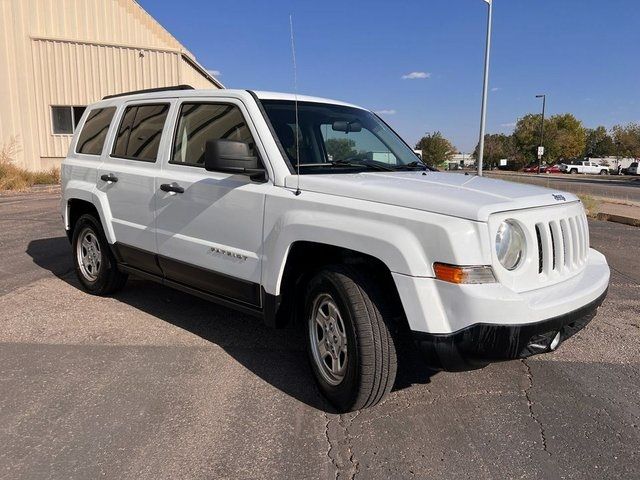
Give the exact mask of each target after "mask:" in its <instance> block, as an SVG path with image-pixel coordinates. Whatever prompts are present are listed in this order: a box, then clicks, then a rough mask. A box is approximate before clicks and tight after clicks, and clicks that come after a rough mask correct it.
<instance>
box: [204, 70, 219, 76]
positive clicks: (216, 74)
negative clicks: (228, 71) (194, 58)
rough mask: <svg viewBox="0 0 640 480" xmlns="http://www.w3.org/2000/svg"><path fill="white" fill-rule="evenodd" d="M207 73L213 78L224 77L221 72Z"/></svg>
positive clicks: (209, 71) (212, 71)
mask: <svg viewBox="0 0 640 480" xmlns="http://www.w3.org/2000/svg"><path fill="white" fill-rule="evenodd" d="M207 72H208V73H209V75H211V76H212V77H219V76H221V75H222V73H221V72H220V70H207Z"/></svg>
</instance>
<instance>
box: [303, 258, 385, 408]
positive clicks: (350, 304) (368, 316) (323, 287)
mask: <svg viewBox="0 0 640 480" xmlns="http://www.w3.org/2000/svg"><path fill="white" fill-rule="evenodd" d="M385 297H389V295H382V294H381V293H379V292H378V291H377V289H376V286H375V284H374V283H373V282H372V281H370V280H368V278H367V276H365V274H364V272H362V271H360V270H357V269H355V268H352V267H349V266H345V265H332V266H328V267H325V268H324V269H322V270H321V271H320V272H319V273H318V274H317V275H315V276H314V277H313V278H312V279H311V280H310V281H309V283H308V285H307V288H306V293H305V298H304V310H303V312H304V316H303V321H304V325H305V338H306V343H307V350H308V353H309V360H310V362H311V368H312V370H313V373H314V376H315V378H316V381H317V383H318V386H319V388H320V390H321V392H322V393H323V394H324V395H325V396H326V398H327V399H328V400H329V401H330V402H331V403H332V404H333V405H334V406H335V407H336V408H337V409H338V410H339V411H340V412H348V411H354V410H359V409H362V408H367V407H371V406H373V405H376V404H377V403H379V402H380V401H381V400H382V399H383V398H384V397H385V396H386V395H387V394H388V393H389V392H390V391H391V388H392V387H393V384H394V382H395V377H396V371H397V357H396V349H395V343H394V338H393V329H392V324H393V322H392V317H393V316H392V314H391V309H390V308H389V306H387V305H386V302H385ZM327 298H330V299H331V300H333V301H334V303H335V306H336V307H337V308H338V311H339V316H340V317H342V323H343V325H344V329H345V333H346V345H347V350H346V353H347V354H348V356H347V357H346V358H347V359H346V366H345V367H344V369H345V373H344V376H343V378H342V379H341V380H340V381H339V383H337V384H335V382H336V379H335V378H333V379H332V380H333V383H332V382H330V381H328V380H327V378H326V375H327V373H326V371H325V373H323V370H324V368H323V367H322V366H321V365H320V364H319V360H318V356H317V354H316V353H314V346H313V345H314V338H315V339H317V338H319V337H318V332H322V331H323V329H322V328H321V327H318V324H317V323H315V320H314V322H313V325H314V326H315V328H316V333H315V335H316V336H315V337H314V334H313V333H312V332H311V328H313V327H312V322H311V319H312V318H314V319H315V317H316V316H317V315H316V313H315V312H317V306H318V304H317V302H318V301H319V299H322V301H323V302H324V301H325V300H326V299H327ZM327 331H328V330H327ZM333 338H335V336H334V337H333ZM329 341H330V338H329ZM319 343H322V342H317V341H315V344H316V345H318V344H319ZM334 353H335V350H334ZM329 356H331V355H330V354H329ZM325 358H327V357H325Z"/></svg>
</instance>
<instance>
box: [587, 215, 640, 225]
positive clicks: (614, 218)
mask: <svg viewBox="0 0 640 480" xmlns="http://www.w3.org/2000/svg"><path fill="white" fill-rule="evenodd" d="M596 220H604V221H607V222H614V223H622V224H624V225H630V226H632V227H640V218H633V217H625V216H623V215H613V214H610V213H602V212H600V213H598V214H597V215H596Z"/></svg>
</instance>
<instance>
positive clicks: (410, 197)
mask: <svg viewBox="0 0 640 480" xmlns="http://www.w3.org/2000/svg"><path fill="white" fill-rule="evenodd" d="M285 186H286V187H288V188H296V186H297V177H296V176H294V175H292V176H289V177H287V178H286V179H285ZM300 190H302V191H308V192H317V193H324V194H327V195H337V196H341V197H347V198H354V199H358V200H368V201H371V202H377V203H384V204H389V205H397V206H401V207H406V208H414V209H417V210H424V211H426V212H433V213H440V214H443V215H450V216H454V217H460V218H467V219H469V220H476V221H481V222H486V221H487V220H488V219H489V215H491V214H492V213H496V212H506V211H510V210H521V209H525V208H534V207H542V206H547V205H558V204H559V203H564V202H567V203H568V202H574V201H578V198H577V197H576V196H575V195H573V194H570V193H565V192H560V191H557V190H550V189H548V188H544V187H538V186H535V185H528V184H524V183H515V182H507V181H504V180H496V179H493V178H487V177H478V176H476V175H464V174H460V173H445V172H429V171H427V172H424V174H423V172H421V171H415V172H367V173H354V174H334V175H316V174H307V175H301V176H300ZM563 199H564V200H563Z"/></svg>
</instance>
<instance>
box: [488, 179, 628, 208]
mask: <svg viewBox="0 0 640 480" xmlns="http://www.w3.org/2000/svg"><path fill="white" fill-rule="evenodd" d="M485 174H486V175H487V176H490V177H494V178H499V179H501V180H508V181H510V182H521V183H530V184H533V185H540V186H543V187H547V188H552V189H555V190H562V191H565V192H571V193H577V194H580V195H591V196H593V197H603V198H612V199H616V200H622V201H629V202H640V177H636V176H633V177H630V176H617V175H611V176H603V177H600V176H596V175H580V174H578V175H569V174H551V173H550V174H546V173H544V174H540V175H536V174H522V173H516V174H515V175H514V174H509V173H506V172H491V171H489V172H485Z"/></svg>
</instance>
